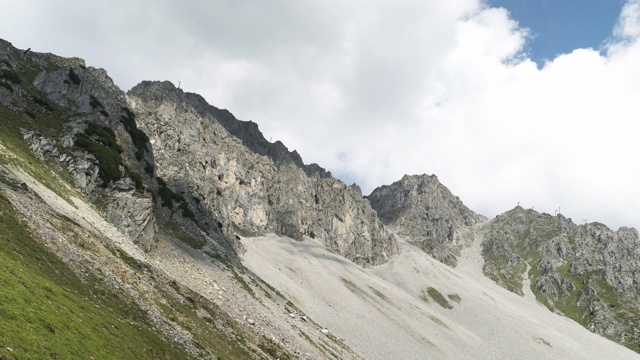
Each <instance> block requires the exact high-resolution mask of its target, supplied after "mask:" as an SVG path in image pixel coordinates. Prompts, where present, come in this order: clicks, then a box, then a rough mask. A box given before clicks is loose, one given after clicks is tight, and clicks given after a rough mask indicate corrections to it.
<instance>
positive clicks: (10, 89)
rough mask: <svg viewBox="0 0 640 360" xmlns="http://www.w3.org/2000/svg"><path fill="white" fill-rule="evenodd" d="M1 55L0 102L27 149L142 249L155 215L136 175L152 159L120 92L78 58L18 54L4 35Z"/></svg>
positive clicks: (148, 244)
mask: <svg viewBox="0 0 640 360" xmlns="http://www.w3.org/2000/svg"><path fill="white" fill-rule="evenodd" d="M0 54H1V55H2V56H3V61H2V62H1V63H0V71H1V76H0V83H2V84H4V85H2V86H0V103H2V104H3V105H4V106H5V107H6V108H7V109H9V110H10V111H12V112H13V114H14V115H12V116H11V118H12V120H11V121H13V122H14V123H13V126H16V127H18V128H19V130H20V134H21V137H22V139H23V140H24V141H25V142H26V143H27V145H28V147H29V149H30V150H31V151H32V152H33V153H34V154H35V155H36V157H37V158H38V159H40V160H43V161H53V162H55V163H57V164H58V165H59V166H60V167H61V168H63V169H64V170H65V171H66V172H67V173H68V174H69V177H70V178H71V180H72V182H73V185H74V187H76V188H78V189H79V190H80V191H81V192H83V193H84V194H85V195H87V196H89V197H91V198H94V199H98V198H100V199H101V201H100V203H102V205H103V209H102V210H103V211H104V214H105V216H106V217H107V218H108V219H110V220H111V221H113V223H114V224H115V225H116V226H118V228H119V229H120V230H121V231H122V232H124V233H125V234H127V235H128V236H130V237H131V238H132V239H133V240H134V241H135V242H137V243H138V244H140V246H141V247H142V248H143V249H146V250H149V249H150V248H151V247H152V244H153V236H154V233H155V229H156V219H155V215H154V213H153V211H152V208H153V198H152V195H151V194H150V193H149V192H147V191H146V190H145V187H144V185H143V179H142V176H143V175H140V174H144V173H145V170H147V171H146V172H149V171H148V169H152V168H153V164H154V160H153V155H152V153H151V151H150V148H149V144H148V141H147V139H146V136H144V134H142V133H141V132H140V131H139V130H138V129H137V127H136V124H135V122H134V121H133V120H132V119H131V117H132V116H133V115H132V114H131V112H130V110H129V109H127V102H126V98H125V94H124V92H123V91H122V90H120V89H119V88H118V87H117V86H116V85H115V84H114V83H113V81H112V80H111V78H110V77H109V76H108V75H107V72H106V71H105V70H103V69H96V68H93V67H87V66H85V63H84V60H82V59H78V58H70V59H69V58H62V57H59V56H56V55H53V54H41V53H36V52H29V53H28V54H23V52H22V51H20V50H18V49H15V48H14V47H13V46H11V44H9V43H7V42H4V41H2V42H1V43H0ZM13 117H15V118H13ZM7 120H9V119H7ZM152 172H153V171H152V170H151V173H152ZM148 176H149V174H147V177H148Z"/></svg>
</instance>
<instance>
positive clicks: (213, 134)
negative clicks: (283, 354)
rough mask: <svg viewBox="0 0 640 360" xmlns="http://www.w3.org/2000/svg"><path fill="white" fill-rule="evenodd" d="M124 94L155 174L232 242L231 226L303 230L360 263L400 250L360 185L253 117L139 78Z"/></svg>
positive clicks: (247, 230)
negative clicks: (274, 137)
mask: <svg viewBox="0 0 640 360" xmlns="http://www.w3.org/2000/svg"><path fill="white" fill-rule="evenodd" d="M127 95H128V99H129V103H130V107H131V108H132V109H133V110H134V111H135V112H136V114H137V120H138V126H140V128H141V129H142V130H144V131H145V133H147V134H148V136H149V138H150V141H151V144H152V146H153V152H154V157H155V161H156V164H157V175H158V176H159V177H160V178H162V179H163V180H164V181H165V182H166V184H167V185H168V186H169V187H171V189H172V191H174V192H175V193H179V194H182V195H183V197H184V198H185V200H186V201H187V202H188V204H189V205H188V206H189V208H190V209H192V210H193V211H195V214H196V217H198V216H199V214H201V213H208V214H210V216H211V217H212V218H213V219H215V221H216V222H217V224H204V226H205V227H207V229H208V231H212V228H213V227H215V226H217V227H218V228H220V229H221V230H222V233H223V234H224V235H225V237H226V239H227V240H228V241H232V242H233V240H234V236H235V235H233V234H234V233H237V234H239V235H243V236H251V235H257V234H264V233H267V232H276V233H280V234H284V235H287V236H290V237H292V238H295V239H299V240H301V239H302V238H303V237H304V236H307V237H310V238H315V239H318V240H319V241H322V242H323V243H324V244H325V246H326V247H327V248H328V249H330V250H332V251H334V252H336V253H338V254H341V255H343V256H345V257H347V258H348V259H351V260H353V261H355V262H356V263H358V264H361V265H366V264H372V265H375V264H380V263H383V262H385V261H386V260H387V259H388V257H389V256H390V255H392V254H394V253H395V252H396V251H397V244H396V242H395V239H394V238H393V237H392V235H391V234H389V233H388V232H387V231H386V230H385V229H384V227H383V226H382V223H381V222H380V221H379V219H378V218H377V216H376V213H375V211H373V210H372V209H371V207H370V205H369V203H368V202H367V201H366V200H364V199H363V198H362V194H361V192H360V189H359V188H357V187H355V186H351V187H350V186H346V185H345V184H344V183H342V182H341V181H339V180H336V179H334V178H332V177H331V176H330V174H329V173H328V172H326V171H324V170H323V169H322V168H320V167H319V166H317V165H309V166H305V165H304V164H303V163H302V160H301V159H300V156H299V155H298V154H297V153H295V152H289V151H288V149H287V148H286V147H285V146H284V145H283V144H282V143H280V142H276V143H273V144H272V143H270V142H268V141H266V140H265V139H264V138H263V137H262V134H261V133H260V131H259V130H258V128H257V125H255V124H254V123H252V122H244V121H239V120H236V119H235V118H233V115H231V113H229V112H228V111H226V110H220V109H217V108H215V107H213V106H211V105H208V104H207V103H206V102H205V101H204V100H203V99H202V98H201V97H200V96H198V95H195V94H185V93H184V92H182V91H181V90H180V89H176V88H175V86H173V84H171V83H170V82H143V83H141V84H139V85H137V86H136V87H134V88H133V89H132V90H131V91H130V92H129V93H128V94H127Z"/></svg>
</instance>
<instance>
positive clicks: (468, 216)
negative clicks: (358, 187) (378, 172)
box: [367, 175, 485, 265]
mask: <svg viewBox="0 0 640 360" xmlns="http://www.w3.org/2000/svg"><path fill="white" fill-rule="evenodd" d="M367 199H369V202H371V206H372V207H373V208H374V209H375V210H376V211H377V212H378V216H379V217H380V219H381V220H382V222H383V223H384V224H385V225H387V226H389V227H390V228H392V229H393V230H394V231H395V232H396V233H397V234H398V235H401V236H404V237H406V238H407V239H408V240H409V241H410V242H412V243H414V244H416V245H418V246H420V247H421V248H422V249H423V250H424V251H425V252H427V253H428V254H430V255H431V256H433V257H434V258H435V259H437V260H439V261H441V262H443V263H445V264H448V265H455V264H456V262H457V261H456V256H457V255H458V254H459V252H460V249H461V248H463V247H464V246H465V245H466V244H467V243H468V242H469V241H470V240H471V239H472V237H471V233H470V230H469V228H470V227H471V226H473V225H475V224H477V223H479V222H482V221H484V220H485V218H484V217H483V216H481V215H478V214H476V213H474V212H473V211H471V210H469V208H467V207H466V206H465V205H464V204H463V203H462V201H460V199H459V198H458V197H457V196H454V195H453V194H452V193H451V191H449V189H447V188H446V187H445V186H444V185H442V184H441V183H440V181H438V178H437V177H436V176H435V175H431V176H429V175H413V176H409V175H405V176H404V177H403V178H402V179H401V180H399V181H396V182H395V183H393V184H391V185H385V186H381V187H378V188H376V189H375V190H373V192H372V193H371V195H369V196H367Z"/></svg>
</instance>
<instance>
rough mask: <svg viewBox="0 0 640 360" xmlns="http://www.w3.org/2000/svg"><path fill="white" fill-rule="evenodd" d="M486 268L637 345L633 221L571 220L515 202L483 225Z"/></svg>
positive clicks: (639, 275) (637, 254)
mask: <svg viewBox="0 0 640 360" xmlns="http://www.w3.org/2000/svg"><path fill="white" fill-rule="evenodd" d="M482 231H483V233H484V241H483V243H482V247H483V256H484V258H485V265H484V269H483V271H484V273H485V274H486V275H487V276H488V277H490V278H491V279H493V280H495V281H496V282H497V283H498V284H500V285H501V286H504V287H505V288H507V289H509V290H511V291H514V292H516V293H519V294H522V286H523V279H528V281H530V284H531V290H533V292H534V294H535V295H536V298H537V299H538V301H540V302H541V303H543V304H545V306H547V307H548V308H549V309H550V310H552V311H557V312H560V313H562V314H564V315H566V316H568V317H570V318H572V319H574V320H576V321H577V322H579V323H581V324H583V325H584V326H585V327H587V328H588V329H590V330H591V331H594V332H596V333H598V334H601V335H604V336H607V337H609V338H611V339H614V340H615V341H618V342H621V343H623V344H625V345H627V346H628V347H630V348H631V349H633V350H635V351H639V350H640V347H638V344H639V343H640V330H639V329H640V271H639V270H640V238H639V236H638V231H637V230H636V229H634V228H627V227H622V228H620V229H619V230H617V231H613V230H611V229H609V228H608V227H607V226H605V225H604V224H600V223H589V224H582V225H576V224H575V223H573V221H572V220H571V219H569V218H566V217H564V216H563V215H562V214H557V215H555V216H552V215H549V214H544V213H543V214H541V213H538V212H536V211H534V210H532V209H524V208H522V207H519V206H518V207H516V208H514V209H512V210H510V211H507V212H505V213H504V214H501V215H499V216H498V217H496V218H495V219H493V220H491V221H490V222H488V223H487V224H486V225H485V226H484V227H483V230H482Z"/></svg>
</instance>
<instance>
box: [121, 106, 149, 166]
mask: <svg viewBox="0 0 640 360" xmlns="http://www.w3.org/2000/svg"><path fill="white" fill-rule="evenodd" d="M122 113H123V114H122V115H121V116H120V120H121V122H122V125H124V128H125V130H127V132H128V133H129V136H131V141H132V142H133V146H134V147H135V148H136V159H137V160H138V161H140V160H142V158H143V157H144V152H145V151H147V143H148V142H149V137H148V136H147V134H145V132H144V131H142V130H140V129H138V125H136V115H135V114H134V113H133V112H132V111H131V110H130V109H129V108H127V107H123V108H122ZM151 173H153V171H152V172H151Z"/></svg>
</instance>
